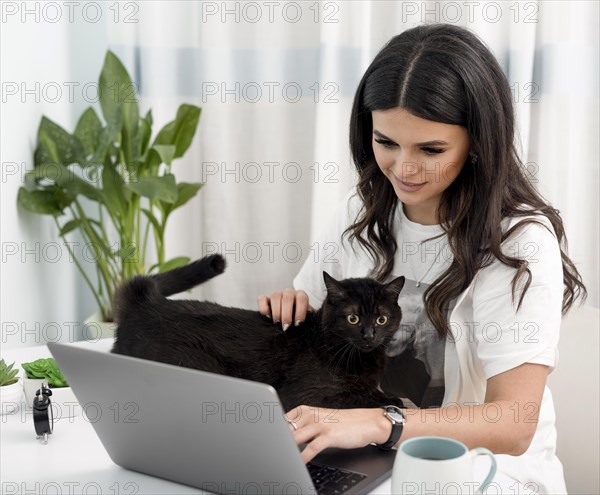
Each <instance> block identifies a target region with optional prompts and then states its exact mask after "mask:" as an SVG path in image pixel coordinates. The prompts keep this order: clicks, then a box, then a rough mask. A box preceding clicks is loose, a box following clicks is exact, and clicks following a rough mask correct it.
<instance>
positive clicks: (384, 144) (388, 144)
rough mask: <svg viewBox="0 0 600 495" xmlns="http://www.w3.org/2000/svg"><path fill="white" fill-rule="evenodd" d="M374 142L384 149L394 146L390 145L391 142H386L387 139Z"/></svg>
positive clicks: (393, 144)
mask: <svg viewBox="0 0 600 495" xmlns="http://www.w3.org/2000/svg"><path fill="white" fill-rule="evenodd" d="M375 142H376V143H378V144H380V145H381V146H383V147H384V148H393V147H394V146H396V144H395V143H392V142H391V141H388V140H387V139H376V140H375Z"/></svg>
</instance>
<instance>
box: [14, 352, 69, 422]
mask: <svg viewBox="0 0 600 495" xmlns="http://www.w3.org/2000/svg"><path fill="white" fill-rule="evenodd" d="M21 368H23V370H24V371H25V380H24V381H23V390H24V391H25V402H26V404H27V407H28V408H31V406H32V404H33V399H34V398H35V393H36V391H37V390H39V389H40V388H41V386H42V383H44V382H45V383H46V384H47V385H48V387H49V388H50V389H51V390H52V396H51V397H50V400H51V402H52V405H53V406H54V417H55V419H56V418H59V419H60V418H61V417H63V418H69V417H73V416H75V415H76V414H78V413H79V412H80V407H79V403H78V402H77V399H76V398H75V394H74V393H73V391H72V390H71V387H69V384H68V383H67V380H66V378H65V377H64V375H63V374H62V372H61V371H60V369H59V367H58V365H57V364H56V360H55V359H54V358H40V359H36V360H35V361H31V362H29V363H21Z"/></svg>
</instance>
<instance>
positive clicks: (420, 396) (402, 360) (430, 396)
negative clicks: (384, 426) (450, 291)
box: [380, 278, 446, 408]
mask: <svg viewBox="0 0 600 495" xmlns="http://www.w3.org/2000/svg"><path fill="white" fill-rule="evenodd" d="M419 285H420V286H419V287H417V286H416V283H415V281H414V280H410V279H408V278H407V279H406V283H405V284H404V288H403V289H402V292H401V293H400V297H399V298H398V304H399V305H400V308H401V309H402V322H401V323H400V328H399V329H398V331H397V332H396V333H395V334H394V338H393V339H392V341H391V343H390V344H389V346H388V349H387V355H388V361H387V364H386V368H385V372H384V376H383V379H382V380H381V383H380V388H381V389H382V390H383V391H384V392H385V393H387V394H388V395H393V396H395V397H400V398H403V399H409V400H410V401H411V402H413V403H414V404H415V405H416V406H417V407H420V408H428V407H440V406H441V404H442V401H443V399H444V391H445V386H444V352H445V348H446V339H445V338H440V337H439V335H438V333H437V331H436V329H435V327H434V326H433V323H432V322H431V320H430V319H429V317H428V316H427V312H426V310H425V306H424V303H423V292H424V291H425V289H427V287H428V286H429V284H424V283H420V284H419Z"/></svg>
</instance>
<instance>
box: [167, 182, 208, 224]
mask: <svg viewBox="0 0 600 495" xmlns="http://www.w3.org/2000/svg"><path fill="white" fill-rule="evenodd" d="M202 186H204V183H203V182H180V183H178V184H177V200H176V201H175V202H174V203H172V204H168V203H163V204H161V205H160V206H161V209H162V211H163V212H164V214H165V215H166V216H168V215H170V214H171V212H172V211H173V210H175V209H177V208H179V207H180V206H183V205H184V204H186V203H187V202H188V201H189V200H190V199H192V198H193V197H194V196H196V194H197V193H198V191H199V190H200V188H201V187H202Z"/></svg>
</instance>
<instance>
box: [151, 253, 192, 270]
mask: <svg viewBox="0 0 600 495" xmlns="http://www.w3.org/2000/svg"><path fill="white" fill-rule="evenodd" d="M189 262H190V258H188V257H187V256H178V257H177V258H173V259H170V260H169V261H165V262H164V263H162V264H161V265H159V266H158V271H159V273H162V272H167V271H169V270H172V269H173V268H179V267H180V266H184V265H187V264H188V263H189Z"/></svg>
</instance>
